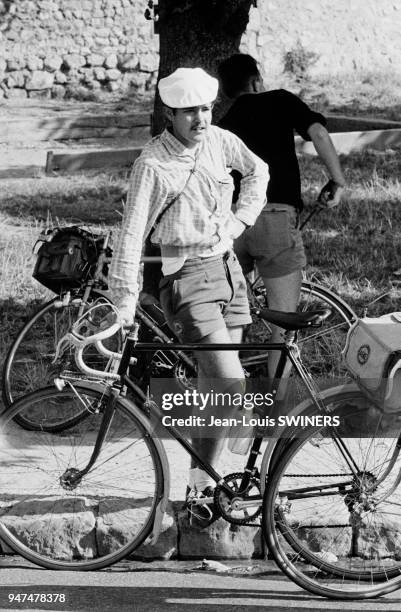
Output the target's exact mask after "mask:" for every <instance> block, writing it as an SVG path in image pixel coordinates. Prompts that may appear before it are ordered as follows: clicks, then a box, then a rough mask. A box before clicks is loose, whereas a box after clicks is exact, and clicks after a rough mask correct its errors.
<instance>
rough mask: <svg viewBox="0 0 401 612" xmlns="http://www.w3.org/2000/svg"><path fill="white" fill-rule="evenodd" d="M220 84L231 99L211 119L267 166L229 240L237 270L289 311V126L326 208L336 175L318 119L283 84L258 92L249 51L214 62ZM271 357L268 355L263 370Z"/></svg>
mask: <svg viewBox="0 0 401 612" xmlns="http://www.w3.org/2000/svg"><path fill="white" fill-rule="evenodd" d="M219 78H220V84H221V87H222V89H223V91H224V93H225V94H226V95H227V96H228V97H229V98H232V99H234V103H233V105H232V106H231V108H230V109H229V111H228V113H227V114H226V115H225V117H224V118H223V119H222V120H221V121H220V123H219V125H220V126H221V127H223V128H225V129H228V130H230V131H232V132H233V133H234V134H236V135H237V136H239V137H240V138H241V139H242V140H243V141H244V142H245V144H246V145H247V146H248V147H249V148H250V149H251V150H252V151H253V152H254V153H256V154H257V155H258V156H259V157H261V158H262V159H263V160H264V161H266V162H267V163H268V165H269V171H270V181H269V185H268V189H267V200H268V203H267V204H266V206H265V207H264V209H263V211H262V213H261V215H260V217H259V218H258V220H257V222H256V224H255V225H254V227H252V228H250V229H248V230H246V231H245V232H244V233H243V234H242V235H241V237H240V238H238V240H236V242H235V253H236V254H237V257H238V259H239V261H240V263H241V266H242V269H243V271H244V273H245V274H247V273H249V272H250V271H251V270H253V269H254V265H255V263H256V265H257V267H258V270H259V273H260V274H261V276H262V278H263V282H264V284H265V287H266V290H267V295H268V300H269V307H270V308H272V309H274V310H283V311H294V310H296V307H297V304H298V300H299V294H300V289H301V282H302V268H303V267H304V266H305V263H306V259H305V252H304V247H303V243H302V236H301V233H300V231H299V230H298V216H299V213H300V211H301V210H302V206H303V205H302V199H301V182H300V173H299V166H298V160H297V157H296V153H295V142H294V129H295V130H296V131H297V132H298V134H300V135H301V136H302V137H303V138H304V139H305V140H312V142H313V144H314V146H315V148H316V151H317V153H318V154H319V156H320V158H321V159H322V161H323V162H324V164H325V165H326V168H327V170H328V172H329V174H330V177H331V179H330V180H329V182H328V183H327V185H326V186H325V187H324V189H323V190H322V194H321V199H322V201H324V202H325V203H326V205H327V206H328V207H332V206H336V205H337V204H338V203H339V202H340V198H341V194H342V191H343V187H344V185H345V181H344V176H343V173H342V171H341V167H340V163H339V160H338V157H337V154H336V151H335V149H334V146H333V143H332V141H331V138H330V136H329V134H328V132H327V130H326V128H325V127H324V126H325V123H326V121H325V119H324V117H323V116H322V115H320V114H319V113H315V112H313V111H312V110H311V109H310V108H309V107H308V106H307V105H306V104H305V103H304V102H303V101H302V100H300V98H298V97H297V96H295V95H293V94H292V93H290V92H288V91H286V90H284V89H278V90H272V91H267V92H265V91H264V88H263V82H262V78H261V76H260V73H259V70H258V67H257V64H256V61H255V60H254V59H253V57H251V56H250V55H245V54H238V55H233V56H232V57H230V58H228V59H227V60H225V61H224V62H222V63H221V64H220V66H219ZM281 337H282V330H281V329H280V328H278V327H273V335H272V341H273V342H279V341H281ZM277 359H278V355H276V354H272V355H271V358H270V364H269V374H270V375H271V376H272V375H273V374H274V372H275V367H276V363H277Z"/></svg>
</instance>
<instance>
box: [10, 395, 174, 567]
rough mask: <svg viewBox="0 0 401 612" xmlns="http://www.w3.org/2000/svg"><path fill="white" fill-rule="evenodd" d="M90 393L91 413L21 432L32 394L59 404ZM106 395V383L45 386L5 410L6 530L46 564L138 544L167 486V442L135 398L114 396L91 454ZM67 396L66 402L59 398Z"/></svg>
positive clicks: (100, 563)
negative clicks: (64, 424) (66, 423)
mask: <svg viewBox="0 0 401 612" xmlns="http://www.w3.org/2000/svg"><path fill="white" fill-rule="evenodd" d="M68 401H69V402H82V401H83V402H85V403H86V406H87V412H88V415H87V417H86V418H85V419H81V421H80V422H79V423H78V424H76V425H73V426H71V427H70V428H68V429H66V428H64V430H63V431H62V432H58V433H54V432H53V433H51V434H50V433H49V432H48V431H47V430H46V427H44V430H43V431H38V430H36V431H34V432H24V431H22V430H21V429H20V428H19V427H18V426H17V425H16V424H15V422H14V420H13V419H15V416H16V415H17V414H18V412H20V411H23V412H24V411H25V410H26V407H27V406H28V405H30V404H35V403H39V404H45V405H46V407H47V408H46V410H50V407H52V409H56V410H60V409H61V410H63V409H64V407H65V405H66V403H67V402H68ZM106 401H107V392H106V388H105V387H103V388H102V386H101V385H95V386H89V385H74V388H71V387H69V388H67V389H65V390H63V391H57V390H56V389H55V388H46V389H42V390H39V391H34V392H33V393H30V394H29V395H27V396H25V397H23V398H22V399H20V400H18V401H17V402H16V403H15V404H14V406H13V408H11V410H10V411H9V412H8V413H7V414H6V415H4V416H3V418H2V422H1V441H2V444H1V448H0V462H1V466H2V469H1V473H0V500H1V502H0V536H1V538H2V539H3V540H4V541H5V542H6V543H7V544H8V545H9V546H10V547H11V548H12V549H13V550H14V551H15V552H17V553H18V554H20V555H22V556H23V557H24V558H26V559H28V560H29V561H32V562H33V563H36V564H38V565H40V566H42V567H45V568H48V569H60V570H94V569H99V568H102V567H106V566H107V565H110V564H112V563H115V562H117V561H119V560H120V559H122V558H124V557H126V556H127V555H129V554H131V553H132V552H134V551H135V550H136V549H137V548H138V547H139V546H140V545H141V544H142V543H143V542H144V541H145V539H146V538H147V536H148V535H149V534H150V532H151V530H152V526H153V522H154V517H155V513H156V508H157V507H158V505H159V503H160V502H161V500H162V499H164V494H165V490H164V486H165V483H166V492H167V493H166V494H168V491H167V489H168V471H167V470H168V467H167V459H166V456H165V452H164V449H163V447H162V445H161V443H160V441H158V440H157V439H156V440H154V439H153V438H152V436H151V425H150V423H149V421H148V419H147V418H146V417H145V416H144V414H143V413H142V412H141V411H140V410H139V409H138V408H137V407H136V406H135V405H134V404H133V403H132V402H130V401H128V400H126V399H124V398H117V400H116V403H115V413H114V416H113V419H112V421H111V424H110V427H109V429H108V431H107V434H106V438H105V440H104V442H103V445H102V448H101V452H100V455H99V456H98V458H97V459H96V462H95V463H94V465H93V466H92V467H91V469H90V470H89V472H88V473H87V474H85V475H83V477H82V478H81V480H79V481H77V482H76V483H75V484H74V483H73V484H71V481H70V480H69V475H70V474H71V473H72V474H73V473H74V470H79V469H80V470H82V469H83V468H84V467H85V466H86V465H87V464H88V460H89V458H90V457H91V454H92V451H93V448H94V443H95V441H96V434H97V432H98V429H99V425H100V422H101V419H102V414H103V408H104V406H105V403H106ZM60 402H61V403H60Z"/></svg>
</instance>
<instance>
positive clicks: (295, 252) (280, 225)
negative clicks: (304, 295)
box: [234, 204, 306, 278]
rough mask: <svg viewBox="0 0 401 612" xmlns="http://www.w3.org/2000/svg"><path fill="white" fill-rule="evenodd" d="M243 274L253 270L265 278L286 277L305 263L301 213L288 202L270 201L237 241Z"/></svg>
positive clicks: (235, 245)
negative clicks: (299, 223) (299, 220)
mask: <svg viewBox="0 0 401 612" xmlns="http://www.w3.org/2000/svg"><path fill="white" fill-rule="evenodd" d="M234 250H235V253H236V255H237V257H238V260H239V262H240V264H241V267H242V270H243V272H244V274H248V272H251V271H252V270H253V269H254V266H255V263H256V265H257V267H258V271H259V274H261V275H262V276H264V277H265V278H278V277H280V276H286V275H287V274H291V272H295V271H297V270H302V268H304V267H305V265H306V257H305V250H304V245H303V242H302V234H301V232H300V231H299V229H298V213H297V211H296V209H295V208H294V207H293V206H290V205H289V204H267V205H266V206H265V207H264V209H263V210H262V212H261V213H260V215H259V217H258V218H257V220H256V223H255V225H254V226H253V227H250V228H249V229H247V230H245V231H244V232H243V234H241V236H239V238H237V240H236V241H235V243H234Z"/></svg>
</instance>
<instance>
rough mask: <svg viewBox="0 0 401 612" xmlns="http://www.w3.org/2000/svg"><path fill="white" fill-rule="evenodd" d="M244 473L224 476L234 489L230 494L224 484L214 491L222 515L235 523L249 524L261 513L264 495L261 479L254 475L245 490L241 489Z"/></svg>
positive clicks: (227, 483)
mask: <svg viewBox="0 0 401 612" xmlns="http://www.w3.org/2000/svg"><path fill="white" fill-rule="evenodd" d="M243 478H244V474H243V473H241V472H235V473H233V474H228V476H225V477H224V482H225V483H226V485H228V486H229V488H230V489H231V491H232V496H230V495H229V494H228V493H227V491H226V490H225V488H224V486H223V485H217V486H216V488H215V491H214V504H215V506H216V508H217V510H218V511H219V512H220V513H221V516H222V517H223V518H224V519H225V520H226V521H228V522H229V523H233V524H234V525H248V524H249V523H250V522H252V521H253V520H254V519H256V517H257V516H259V514H260V513H261V510H262V495H261V490H260V482H259V479H258V478H256V477H254V476H252V477H251V479H250V481H249V484H248V486H247V487H246V489H245V490H241V489H240V487H241V482H242V479H243Z"/></svg>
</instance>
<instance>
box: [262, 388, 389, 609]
mask: <svg viewBox="0 0 401 612" xmlns="http://www.w3.org/2000/svg"><path fill="white" fill-rule="evenodd" d="M325 404H326V408H327V410H328V412H327V414H330V415H332V416H333V415H338V416H340V418H342V419H343V421H344V423H348V426H349V427H350V428H351V429H347V430H345V429H344V431H347V435H348V437H347V438H344V440H345V443H346V444H347V447H348V448H349V449H351V450H352V452H353V453H354V455H353V456H354V459H356V463H357V464H359V465H363V470H361V471H360V472H359V473H358V479H357V480H356V481H352V482H353V484H352V485H350V484H349V482H350V479H351V476H350V473H349V466H348V465H347V464H346V462H345V461H344V458H343V457H342V456H341V453H339V451H338V448H337V446H336V444H335V442H334V440H333V438H332V437H330V436H327V437H326V436H325V431H324V430H323V428H321V427H320V428H315V429H313V428H312V429H310V430H309V432H308V433H307V434H306V435H305V436H302V437H300V435H299V430H298V435H296V432H295V430H294V432H293V433H294V436H296V437H294V439H293V440H292V441H290V443H289V444H288V445H287V446H286V447H285V448H284V450H283V452H282V454H281V457H280V458H279V459H278V460H277V461H273V462H272V466H273V468H272V469H271V470H270V472H269V478H268V486H266V488H265V493H264V498H263V514H262V531H263V535H264V538H265V541H266V543H267V546H268V548H269V551H270V553H271V554H272V556H273V558H274V560H275V561H276V562H277V564H278V565H279V567H280V569H282V570H283V572H284V573H285V574H286V575H287V576H288V577H289V578H290V579H291V580H293V581H294V582H296V583H297V584H298V585H299V586H301V587H302V588H304V589H306V590H308V591H310V592H312V593H314V594H317V595H321V596H325V597H335V598H338V599H344V600H347V599H365V598H368V597H376V596H380V595H383V594H385V593H389V592H391V591H393V590H396V589H397V588H399V587H400V586H401V575H400V574H401V556H400V555H398V553H397V551H396V546H395V545H394V542H393V539H394V538H395V537H396V534H395V533H394V529H393V531H391V529H392V523H391V520H390V519H389V516H390V512H393V513H394V512H396V513H398V515H400V514H401V504H400V503H399V502H400V498H401V494H400V493H397V491H394V492H392V493H390V496H391V495H392V496H393V497H390V501H388V502H387V501H386V500H383V503H382V506H381V507H379V503H378V504H377V505H376V506H375V508H373V501H372V500H373V496H374V493H375V492H376V491H377V495H379V494H381V493H382V491H380V487H382V486H384V485H382V484H379V483H378V477H379V476H380V473H383V472H384V470H385V468H386V466H388V465H389V462H390V458H391V453H390V449H391V448H394V446H396V444H397V438H396V437H386V436H388V432H387V430H385V433H383V435H382V436H381V437H379V436H378V435H377V434H378V432H379V428H380V427H382V425H383V415H382V414H381V413H380V411H378V410H377V409H376V408H375V407H374V406H373V405H372V404H371V403H369V401H368V400H367V399H366V397H365V396H364V395H363V394H362V393H361V392H360V391H358V390H352V391H349V392H347V391H344V392H341V393H339V394H338V395H337V396H334V397H331V398H329V400H328V401H326V402H325ZM308 413H309V415H310V414H311V411H310V410H309V411H308ZM361 417H364V418H365V419H366V420H367V421H366V422H367V423H368V426H367V428H365V431H364V435H363V436H362V435H361V436H360V437H358V436H357V431H358V428H359V429H360V425H361V422H363V421H361ZM398 428H399V425H398ZM326 433H327V432H326ZM351 433H352V436H351ZM374 462H376V465H374ZM400 469H401V458H400V457H399V455H397V459H396V464H394V470H393V471H392V472H390V474H389V475H388V476H387V478H388V479H390V480H389V481H388V482H387V484H386V486H388V487H390V486H391V484H392V483H394V478H395V477H396V476H397V475H398V472H399V470H400ZM322 471H324V473H321V472H322ZM390 477H391V478H390ZM375 479H376V483H377V485H375ZM356 482H357V483H359V485H358V486H359V489H358V488H357V485H356V484H355V483H356ZM347 483H348V484H347ZM384 483H386V480H385V481H384ZM375 486H376V489H375V488H374V487H375ZM346 487H351V488H348V489H346ZM369 487H370V488H371V489H370V490H369ZM364 495H365V497H364ZM321 500H322V501H321ZM369 504H372V506H371V507H370V508H369ZM386 504H388V506H386ZM383 508H384V510H383ZM386 508H387V509H386ZM378 509H379V510H378ZM369 513H370V514H369ZM348 515H349V516H348ZM358 516H359V519H358V520H359V523H358V520H357V517H358ZM372 517H373V518H372ZM397 524H400V521H399V517H398V523H397ZM398 537H400V536H398Z"/></svg>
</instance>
